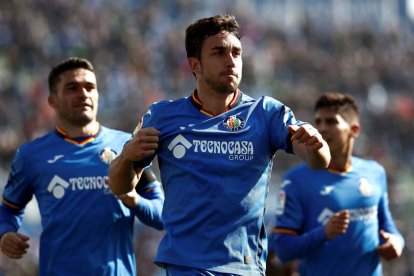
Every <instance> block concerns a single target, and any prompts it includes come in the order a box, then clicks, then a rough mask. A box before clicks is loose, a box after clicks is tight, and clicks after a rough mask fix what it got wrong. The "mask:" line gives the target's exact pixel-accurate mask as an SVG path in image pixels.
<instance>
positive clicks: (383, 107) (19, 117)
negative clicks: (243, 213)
mask: <svg viewBox="0 0 414 276" xmlns="http://www.w3.org/2000/svg"><path fill="white" fill-rule="evenodd" d="M404 2H405V1H385V0H383V1H380V0H363V1H362V0H361V1H330V0H315V1H306V0H298V1H288V0H255V1H250V0H240V1H237V3H236V2H233V1H221V0H211V1H195V0H190V1H184V0H171V1H160V0H151V1H150V0H141V1H134V0H120V1H111V0H87V1H65V0H54V1H46V0H24V1H5V0H4V1H0V191H1V190H2V189H3V185H4V184H5V183H6V180H5V178H6V176H5V171H9V169H10V163H11V158H12V156H13V155H14V152H15V150H16V148H17V145H19V144H21V143H22V142H26V141H28V140H30V139H32V138H34V137H37V136H39V135H41V134H42V133H44V132H46V131H49V130H51V129H52V128H53V126H54V122H53V119H52V118H53V117H52V116H51V110H50V108H49V107H48V106H47V105H44V104H43V103H45V102H46V101H45V97H47V93H48V92H47V91H48V90H47V81H46V79H45V77H44V76H47V72H48V70H49V68H50V67H51V65H53V64H55V63H56V62H57V61H58V60H60V59H61V58H63V57H66V56H70V55H77V56H84V57H86V58H88V59H89V60H91V61H92V62H93V63H94V64H95V65H96V68H102V69H101V71H97V72H96V73H97V76H98V78H99V79H100V80H102V81H101V86H100V87H99V90H100V94H101V96H100V100H101V102H100V113H99V114H98V119H99V120H100V121H101V122H102V123H103V124H105V125H107V126H108V127H113V128H118V129H122V130H125V131H132V130H133V128H134V127H135V125H134V124H135V123H136V121H137V118H139V117H140V116H141V115H142V113H143V112H144V111H145V110H146V109H147V107H148V105H149V104H150V103H152V102H153V101H157V100H160V99H162V98H178V97H181V96H184V95H190V93H191V90H192V88H193V86H194V85H193V84H194V79H193V76H192V74H191V73H190V71H189V68H188V66H187V64H186V58H185V52H184V51H183V47H182V45H184V32H183V31H182V30H184V29H185V26H186V25H187V24H188V23H189V22H192V21H194V19H196V18H200V17H204V16H210V15H215V14H218V13H225V12H228V13H233V14H235V15H236V16H237V18H239V21H240V23H241V25H242V26H244V30H243V31H244V34H245V35H244V37H243V45H244V49H243V51H244V76H243V86H242V87H241V88H242V90H244V91H246V92H248V94H250V95H252V96H259V95H263V94H266V95H271V96H274V97H276V98H278V99H280V100H281V101H282V102H284V103H285V104H287V105H288V106H290V107H291V108H292V109H293V110H295V113H296V116H297V117H299V118H304V119H306V118H309V120H311V118H312V115H311V114H312V103H313V101H314V100H315V99H316V98H317V97H318V96H319V93H320V92H319V91H328V90H340V91H344V92H347V93H350V94H351V95H352V96H354V97H355V98H356V99H357V101H358V105H359V106H360V107H361V118H362V124H363V125H364V136H362V137H360V138H359V141H358V143H357V144H356V145H355V149H356V153H357V154H358V155H360V156H363V157H368V156H370V157H373V158H375V159H376V160H378V161H379V162H380V163H381V164H382V165H384V166H385V168H386V169H387V172H388V175H389V177H390V179H391V181H390V182H389V184H390V198H391V199H392V201H391V202H390V204H391V209H393V210H395V211H393V214H394V217H395V218H396V219H397V221H400V222H401V226H400V225H398V227H399V229H401V230H402V232H403V235H404V236H408V237H412V236H413V232H414V225H413V221H414V216H413V214H414V188H413V187H414V186H413V185H412V183H413V182H414V173H413V171H412V168H413V167H414V143H412V141H413V140H414V132H413V131H412V129H413V128H414V121H413V120H412V118H413V115H414V96H413V91H414V78H413V77H412V73H413V72H414V48H413V47H412V45H414V35H413V34H414V33H413V27H414V26H413V25H412V23H411V22H409V21H406V20H407V19H406V18H407V16H405V15H404V6H403V5H402V4H403V3H404ZM333 3H336V4H338V5H340V4H342V5H344V7H343V8H344V9H336V8H337V7H336V6H334V4H333ZM349 3H352V5H354V7H351V4H349ZM382 4H383V9H385V11H384V10H383V11H382V15H381V16H378V14H379V12H380V11H379V9H380V8H381V5H382ZM397 5H402V7H398V6H397ZM361 7H362V8H361ZM345 8H346V9H345ZM343 10H348V11H350V12H349V15H348V13H345V12H342V11H343ZM257 14H259V16H258V15H257ZM351 14H352V15H353V16H350V15H351ZM347 15H348V17H346V16H347ZM370 15H371V16H370ZM393 16H394V17H393ZM395 17H396V18H395ZM379 20H383V21H382V22H379ZM177 45H180V47H177ZM134 114H135V116H134ZM131 115H132V116H131ZM378 130H381V131H378ZM294 160H295V159H290V158H289V157H284V156H279V161H278V162H277V164H276V165H275V169H274V176H273V181H272V183H279V182H278V180H279V177H280V176H281V175H282V174H283V172H284V171H286V170H287V169H288V168H290V167H291V166H292V165H294V162H295V161H294ZM272 185H276V184H272ZM271 188H272V187H271ZM271 201H274V198H272V199H271V200H269V202H271ZM267 210H268V217H269V218H270V217H273V216H272V213H273V212H274V208H272V206H271V205H269V206H268V209H267ZM272 223H273V222H272V221H271V220H269V225H270V224H272ZM269 227H270V226H269ZM408 237H407V248H406V250H405V252H404V254H403V258H402V259H401V261H399V262H398V269H397V268H396V267H392V268H390V271H391V269H392V271H399V272H400V271H402V272H401V273H400V274H398V275H404V273H406V275H408V273H411V274H413V273H414V271H413V266H414V265H413V261H412V260H414V253H413V252H414V244H413V242H412V238H411V242H410V241H409V238H408ZM137 238H138V239H139V238H141V237H140V235H137ZM32 239H33V238H32ZM153 244H154V248H155V247H156V243H155V242H154V243H153ZM154 250H156V248H155V249H154ZM138 253H140V252H138ZM137 255H138V256H137V257H138V267H139V265H140V263H139V262H140V261H139V259H140V258H141V259H143V258H142V257H141V256H139V254H137ZM32 265H33V263H32V260H27V264H23V263H19V266H20V267H25V268H29V267H31V266H32ZM394 266H397V265H394ZM0 268H1V269H2V270H4V271H6V272H7V271H12V269H13V267H12V266H11V265H10V264H6V263H4V262H2V261H0ZM384 271H385V274H386V275H387V274H389V275H392V274H391V273H390V272H387V267H385V268H384ZM1 273H2V271H1V270H0V275H1ZM6 274H7V273H6ZM10 275H11V274H10ZM22 275H24V274H22ZM27 275H30V274H27ZM142 275H145V274H142ZM395 275H397V274H395Z"/></svg>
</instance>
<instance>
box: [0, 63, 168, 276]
mask: <svg viewBox="0 0 414 276" xmlns="http://www.w3.org/2000/svg"><path fill="white" fill-rule="evenodd" d="M49 91H50V94H49V98H48V102H49V104H50V106H51V107H52V108H53V109H54V110H55V112H56V115H57V126H56V129H55V130H54V131H52V132H50V133H48V134H46V135H45V136H43V137H40V138H38V139H35V140H34V141H32V142H30V143H27V144H23V145H21V146H20V147H19V149H18V151H17V153H16V155H15V158H14V161H13V165H12V169H11V172H10V175H9V180H8V182H7V185H6V187H5V189H4V193H3V203H2V204H1V206H0V235H1V240H0V247H1V251H2V252H3V253H4V254H6V255H7V256H9V257H10V258H14V259H19V258H21V257H22V256H23V255H24V254H25V253H26V252H27V248H28V247H29V237H27V236H26V235H24V234H21V233H18V232H17V230H18V228H19V226H20V225H21V222H22V218H23V213H24V208H25V206H26V204H27V203H28V202H29V201H30V200H31V198H32V196H33V195H35V196H36V199H37V201H38V204H39V209H40V214H41V220H42V229H43V232H42V234H41V238H40V260H39V266H40V268H39V270H40V275H135V271H136V268H135V255H134V251H133V225H134V216H136V217H138V218H139V219H140V220H141V221H142V222H144V223H146V224H148V225H150V226H153V227H155V228H158V229H162V228H163V225H162V221H161V208H162V204H163V194H162V191H161V185H160V183H159V182H158V181H157V179H156V178H155V176H154V174H153V172H152V171H151V170H150V169H146V170H145V172H144V174H143V176H144V177H141V180H140V182H139V183H138V185H137V187H136V188H137V191H138V192H139V195H138V194H137V192H136V191H135V190H132V189H131V191H128V192H129V193H127V194H123V195H120V196H119V197H120V198H121V199H122V201H123V202H122V201H121V200H119V199H117V198H115V197H114V196H113V194H112V193H111V191H110V189H109V187H108V168H109V163H110V162H111V161H112V159H113V158H114V157H115V156H116V155H117V154H118V153H119V152H120V151H121V149H122V147H123V146H124V144H125V142H126V141H127V140H129V139H130V136H131V135H130V134H127V133H124V132H121V131H117V130H113V129H109V128H106V127H104V126H101V125H100V124H99V123H98V122H97V120H96V116H97V110H98V96H99V94H98V89H97V82H96V77H95V73H94V68H93V66H92V64H91V63H90V62H89V61H88V60H86V59H81V58H68V59H66V60H64V61H62V62H61V63H60V64H58V65H57V66H56V67H54V68H53V69H52V70H51V72H50V75H49ZM136 180H137V179H136Z"/></svg>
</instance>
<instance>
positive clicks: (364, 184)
mask: <svg viewBox="0 0 414 276" xmlns="http://www.w3.org/2000/svg"><path fill="white" fill-rule="evenodd" d="M359 191H360V192H361V194H362V195H363V196H371V195H372V185H371V183H369V182H368V180H367V179H366V178H363V177H362V178H361V179H360V180H359Z"/></svg>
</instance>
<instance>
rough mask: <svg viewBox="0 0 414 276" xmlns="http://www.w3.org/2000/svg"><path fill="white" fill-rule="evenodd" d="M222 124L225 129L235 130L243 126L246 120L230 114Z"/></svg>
mask: <svg viewBox="0 0 414 276" xmlns="http://www.w3.org/2000/svg"><path fill="white" fill-rule="evenodd" d="M223 125H224V127H225V128H226V129H227V130H230V131H237V130H240V129H242V128H244V126H245V125H246V121H245V120H244V119H243V118H242V117H240V116H237V115H232V116H229V117H227V118H226V119H224V121H223Z"/></svg>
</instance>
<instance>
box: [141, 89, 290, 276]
mask: <svg viewBox="0 0 414 276" xmlns="http://www.w3.org/2000/svg"><path fill="white" fill-rule="evenodd" d="M297 123H298V121H296V119H295V117H294V115H293V113H292V111H291V110H290V109H289V108H288V107H286V106H285V105H283V104H282V103H280V102H279V101H277V100H275V99H272V98H270V97H261V98H259V99H257V100H254V99H252V98H251V97H249V96H247V95H245V94H243V93H241V92H240V91H237V93H236V95H235V98H234V106H233V107H232V108H231V109H230V110H228V111H227V112H225V113H223V114H220V115H217V116H211V115H209V114H206V113H205V112H202V110H201V109H200V107H199V106H198V103H197V99H196V97H195V95H194V94H193V95H192V96H191V97H186V98H182V99H179V100H175V101H162V102H159V103H155V104H153V105H152V106H151V107H150V109H149V111H148V112H147V114H146V115H145V116H144V117H143V119H142V122H141V124H142V127H154V128H156V129H157V130H159V131H160V136H159V148H158V151H157V156H158V163H159V166H160V171H161V180H162V183H163V186H164V192H165V202H164V209H163V221H164V227H165V231H166V233H165V236H164V238H163V239H162V241H161V244H160V246H159V248H158V253H157V256H156V262H157V263H159V264H163V263H167V264H175V265H181V266H187V267H195V268H201V269H207V270H212V271H216V272H222V273H234V274H238V275H260V274H262V273H263V271H264V269H265V259H266V250H267V239H266V233H265V228H264V212H265V199H266V196H267V192H268V183H269V178H270V172H271V168H272V159H273V156H274V154H275V152H276V151H277V150H284V151H286V152H289V153H291V152H292V145H291V141H290V134H289V132H288V130H287V126H288V125H291V124H297Z"/></svg>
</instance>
